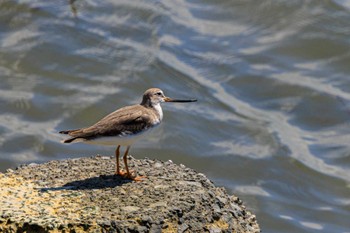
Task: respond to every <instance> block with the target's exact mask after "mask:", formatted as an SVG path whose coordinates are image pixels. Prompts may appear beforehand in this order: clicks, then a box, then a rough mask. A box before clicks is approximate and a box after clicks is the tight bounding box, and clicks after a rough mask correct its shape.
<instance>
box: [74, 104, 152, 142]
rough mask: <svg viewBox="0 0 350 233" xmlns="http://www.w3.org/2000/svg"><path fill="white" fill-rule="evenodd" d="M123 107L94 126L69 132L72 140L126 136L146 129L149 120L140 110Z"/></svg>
mask: <svg viewBox="0 0 350 233" xmlns="http://www.w3.org/2000/svg"><path fill="white" fill-rule="evenodd" d="M133 107H134V106H129V107H124V108H121V109H118V110H117V111H115V112H112V113H110V114H109V115H107V116H105V117H104V118H102V119H101V120H100V121H98V122H97V123H96V124H94V125H92V126H90V127H87V128H82V129H78V130H72V131H69V132H68V134H69V135H70V136H72V137H73V138H84V139H93V138H96V137H99V136H102V135H103V136H127V135H130V134H134V133H138V132H141V131H142V130H143V129H147V125H148V124H149V123H150V121H151V119H150V117H149V116H148V115H147V114H144V113H145V111H143V110H142V109H140V110H137V109H133Z"/></svg>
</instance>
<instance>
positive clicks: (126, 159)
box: [123, 146, 144, 181]
mask: <svg viewBox="0 0 350 233" xmlns="http://www.w3.org/2000/svg"><path fill="white" fill-rule="evenodd" d="M129 149H130V146H128V147H127V148H126V151H125V154H124V157H123V159H124V164H125V169H126V177H127V178H128V179H131V180H134V181H142V178H144V177H143V176H136V175H135V176H133V175H132V174H131V173H130V171H129V167H128V158H127V157H128V153H129Z"/></svg>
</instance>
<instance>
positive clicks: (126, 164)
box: [123, 146, 132, 178]
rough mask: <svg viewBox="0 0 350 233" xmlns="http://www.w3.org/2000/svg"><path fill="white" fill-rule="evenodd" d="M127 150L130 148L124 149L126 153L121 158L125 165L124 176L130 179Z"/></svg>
mask: <svg viewBox="0 0 350 233" xmlns="http://www.w3.org/2000/svg"><path fill="white" fill-rule="evenodd" d="M129 149H130V146H128V147H127V148H126V151H125V153H124V156H123V160H124V164H125V169H126V175H127V177H128V178H132V177H131V174H130V172H129V167H128V158H127V156H128V153H129Z"/></svg>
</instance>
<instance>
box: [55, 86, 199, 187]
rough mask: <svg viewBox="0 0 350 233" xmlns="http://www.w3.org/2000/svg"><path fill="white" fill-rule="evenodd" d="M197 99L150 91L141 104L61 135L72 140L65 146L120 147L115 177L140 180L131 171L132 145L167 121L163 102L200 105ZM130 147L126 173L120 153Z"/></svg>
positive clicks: (125, 158) (125, 156)
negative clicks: (130, 156)
mask: <svg viewBox="0 0 350 233" xmlns="http://www.w3.org/2000/svg"><path fill="white" fill-rule="evenodd" d="M196 101H197V100H196V99H189V100H180V99H172V98H169V97H166V96H165V95H164V93H163V91H162V90H160V89H159V88H150V89H148V90H147V91H145V93H144V94H143V97H142V101H141V103H140V104H136V105H131V106H126V107H123V108H120V109H118V110H116V111H114V112H112V113H110V114H108V115H107V116H105V117H104V118H102V119H101V120H100V121H98V122H97V123H95V124H94V125H92V126H90V127H85V128H81V129H73V130H64V131H60V132H59V133H61V134H68V135H69V136H71V137H70V138H68V139H66V140H63V141H62V142H63V143H72V142H73V143H74V142H83V143H88V144H97V145H108V146H117V149H116V150H115V159H116V170H115V174H116V175H120V176H122V177H125V178H128V179H132V180H135V181H138V180H140V179H141V178H142V177H137V176H134V175H132V174H131V172H130V171H129V167H128V161H127V155H128V153H129V149H130V147H131V145H133V144H134V143H135V142H136V141H137V140H139V139H140V138H141V137H143V136H144V135H145V133H146V132H149V131H150V129H152V128H154V127H156V126H158V125H159V124H160V123H161V122H162V119H163V110H162V108H161V106H160V103H162V102H182V103H185V102H196ZM121 146H126V150H125V153H124V156H123V160H124V165H125V169H126V172H124V171H122V170H120V168H119V154H120V152H119V149H120V147H121Z"/></svg>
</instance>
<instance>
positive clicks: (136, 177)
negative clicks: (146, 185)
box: [128, 176, 146, 182]
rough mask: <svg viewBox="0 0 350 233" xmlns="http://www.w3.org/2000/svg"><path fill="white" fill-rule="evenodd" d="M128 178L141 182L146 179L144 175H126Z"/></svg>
mask: <svg viewBox="0 0 350 233" xmlns="http://www.w3.org/2000/svg"><path fill="white" fill-rule="evenodd" d="M128 179H130V180H133V181H135V182H142V181H144V179H146V176H132V177H128Z"/></svg>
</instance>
